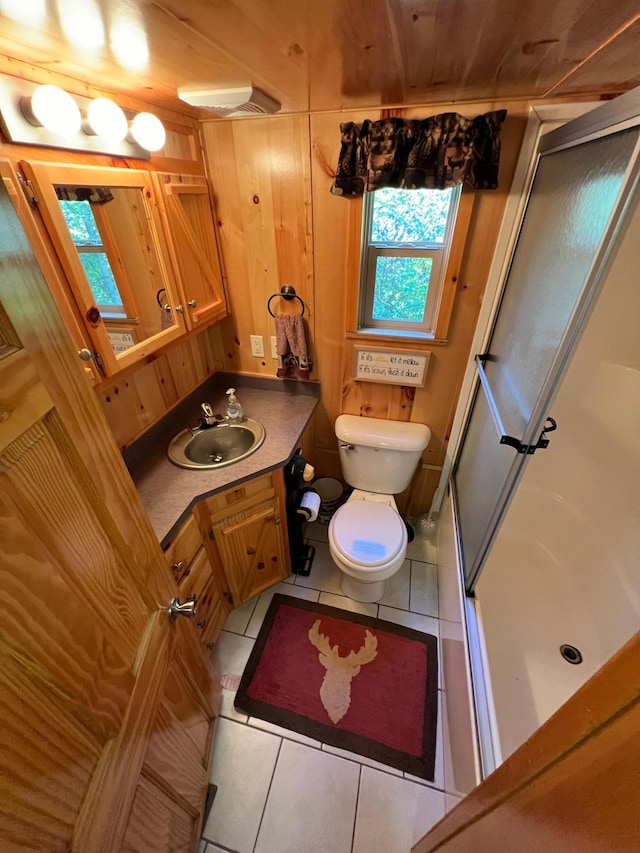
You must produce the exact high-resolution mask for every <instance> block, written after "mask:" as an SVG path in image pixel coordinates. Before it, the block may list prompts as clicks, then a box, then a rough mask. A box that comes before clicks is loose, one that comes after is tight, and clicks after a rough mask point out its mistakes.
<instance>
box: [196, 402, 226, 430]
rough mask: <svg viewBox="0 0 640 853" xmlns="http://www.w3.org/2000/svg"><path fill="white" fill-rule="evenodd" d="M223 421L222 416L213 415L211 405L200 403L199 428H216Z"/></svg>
mask: <svg viewBox="0 0 640 853" xmlns="http://www.w3.org/2000/svg"><path fill="white" fill-rule="evenodd" d="M222 420H223V418H222V415H216V414H214V413H213V408H212V406H211V403H200V428H201V429H207V427H212V426H217V425H218V424H219V423H220V422H221V421H222Z"/></svg>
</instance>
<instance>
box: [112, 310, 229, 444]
mask: <svg viewBox="0 0 640 853" xmlns="http://www.w3.org/2000/svg"><path fill="white" fill-rule="evenodd" d="M216 370H224V352H223V347H222V338H221V336H220V331H219V329H218V328H217V327H216V326H211V327H210V328H208V329H205V330H204V331H202V332H200V333H198V334H197V335H192V336H191V337H189V338H187V339H186V340H184V341H180V342H178V343H176V344H174V345H173V346H170V347H167V348H166V349H165V350H163V351H162V353H160V354H159V355H158V356H157V357H152V358H151V359H150V360H149V362H148V363H146V364H143V365H141V366H139V367H136V368H135V369H133V370H131V371H128V372H127V373H126V374H124V375H123V376H115V377H114V378H113V380H111V381H106V382H103V383H102V384H101V385H100V386H99V387H98V388H97V389H96V394H97V395H98V401H99V402H100V405H101V406H102V410H103V411H104V413H105V415H106V418H107V421H108V422H109V426H110V427H111V431H112V432H113V436H114V438H115V440H116V443H117V445H118V447H119V448H120V449H121V450H123V449H124V448H125V447H128V446H129V445H130V444H131V443H132V442H133V441H134V440H135V439H136V438H138V437H139V436H140V435H142V433H144V432H146V430H148V429H149V427H151V426H153V424H155V423H157V422H158V421H159V420H160V419H161V418H162V417H163V416H164V415H165V414H166V413H167V412H168V411H170V410H171V409H173V408H174V406H176V405H177V404H178V403H179V402H180V401H181V400H183V399H184V398H185V397H186V396H188V395H189V394H190V393H191V392H192V391H193V390H194V389H195V388H196V387H197V386H198V385H200V383H201V382H204V380H205V379H207V378H208V377H209V376H211V375H212V374H213V373H215V372H216ZM193 415H194V419H195V417H196V415H197V412H194V413H193Z"/></svg>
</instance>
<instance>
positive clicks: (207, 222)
mask: <svg viewBox="0 0 640 853" xmlns="http://www.w3.org/2000/svg"><path fill="white" fill-rule="evenodd" d="M153 180H154V181H155V183H156V186H157V187H158V194H159V196H160V198H161V199H162V201H163V205H162V207H161V211H162V218H163V223H164V226H165V229H166V235H167V242H168V244H169V246H170V248H171V251H172V260H173V264H174V267H175V270H176V276H177V278H178V282H179V285H180V290H181V296H182V304H183V308H184V317H185V320H186V322H187V328H189V329H195V328H197V327H198V326H202V324H203V323H211V322H212V321H218V320H222V319H223V318H224V317H226V316H227V314H228V313H229V311H228V309H227V299H226V295H225V288H224V275H223V271H222V263H221V260H220V247H219V245H218V238H217V227H216V224H215V214H214V211H213V210H212V205H211V199H210V197H209V188H208V186H207V181H206V178H198V177H194V176H190V175H184V176H182V175H168V174H160V173H156V174H154V175H153Z"/></svg>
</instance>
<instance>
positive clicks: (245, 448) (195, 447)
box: [167, 418, 265, 470]
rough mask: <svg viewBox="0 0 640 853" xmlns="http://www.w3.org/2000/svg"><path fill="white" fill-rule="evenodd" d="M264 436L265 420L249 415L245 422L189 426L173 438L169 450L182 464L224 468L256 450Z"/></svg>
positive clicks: (176, 461) (177, 463) (175, 462)
mask: <svg viewBox="0 0 640 853" xmlns="http://www.w3.org/2000/svg"><path fill="white" fill-rule="evenodd" d="M264 436H265V432H264V427H263V426H262V424H260V423H258V421H254V420H253V418H245V419H244V420H243V422H242V423H241V424H230V423H227V422H223V423H220V424H218V426H214V427H208V428H207V429H199V430H196V431H192V430H190V429H185V430H183V431H182V432H181V433H178V435H176V437H175V438H174V439H172V441H171V443H170V444H169V447H168V450H167V453H168V454H169V459H170V460H171V462H173V464H174V465H178V466H179V467H180V468H193V469H198V470H201V469H203V468H223V467H224V466H225V465H233V463H234V462H240V460H241V459H246V458H247V456H250V455H251V454H252V453H255V451H256V450H257V449H258V448H259V447H260V445H261V444H262V442H263V441H264Z"/></svg>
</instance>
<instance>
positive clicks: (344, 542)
mask: <svg viewBox="0 0 640 853" xmlns="http://www.w3.org/2000/svg"><path fill="white" fill-rule="evenodd" d="M331 527H332V529H331V534H332V538H333V544H334V546H335V547H336V548H337V550H338V551H339V552H340V553H341V554H342V555H343V556H344V557H345V558H346V559H347V560H349V561H351V562H354V563H357V564H358V565H360V566H362V568H364V569H366V568H371V569H373V568H375V567H376V566H381V565H384V563H389V562H391V561H392V560H393V559H394V558H395V557H397V555H398V553H399V552H400V549H401V548H402V546H403V545H404V541H405V538H404V531H405V526H404V522H403V521H402V519H401V518H400V516H399V515H398V512H397V510H395V509H392V507H390V506H388V505H387V504H383V503H376V502H374V501H348V502H347V503H346V504H344V506H342V507H340V509H339V510H338V512H337V513H336V514H335V515H334V516H333V519H332V525H331Z"/></svg>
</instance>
